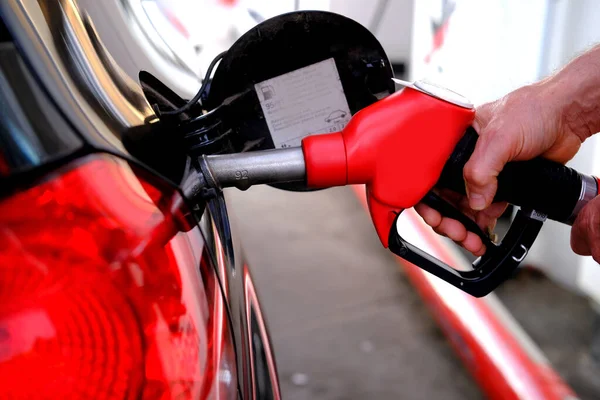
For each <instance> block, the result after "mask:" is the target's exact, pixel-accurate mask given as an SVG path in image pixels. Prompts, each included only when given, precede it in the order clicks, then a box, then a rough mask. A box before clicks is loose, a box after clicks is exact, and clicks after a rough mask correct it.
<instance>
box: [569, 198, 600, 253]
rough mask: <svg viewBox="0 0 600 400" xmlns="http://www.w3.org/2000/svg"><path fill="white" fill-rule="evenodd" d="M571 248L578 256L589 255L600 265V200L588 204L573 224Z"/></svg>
mask: <svg viewBox="0 0 600 400" xmlns="http://www.w3.org/2000/svg"><path fill="white" fill-rule="evenodd" d="M571 248H572V249H573V251H574V252H575V253H577V254H579V255H582V256H589V255H591V256H592V257H593V258H594V260H595V261H596V262H598V263H600V198H596V199H594V200H592V201H591V202H590V203H588V204H587V205H586V206H585V207H584V208H583V209H582V210H581V212H580V213H579V216H578V217H577V219H576V220H575V222H574V223H573V229H572V230H571Z"/></svg>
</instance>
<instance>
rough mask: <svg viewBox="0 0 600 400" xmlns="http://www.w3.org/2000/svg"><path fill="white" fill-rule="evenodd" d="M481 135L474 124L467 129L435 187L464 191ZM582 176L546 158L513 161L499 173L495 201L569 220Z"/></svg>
mask: <svg viewBox="0 0 600 400" xmlns="http://www.w3.org/2000/svg"><path fill="white" fill-rule="evenodd" d="M478 137H479V136H478V134H477V132H476V131H475V130H474V129H473V128H469V129H468V130H467V132H466V133H465V135H464V136H463V138H462V139H461V140H460V141H459V142H458V144H457V145H456V147H455V149H454V151H453V153H452V156H451V157H450V159H449V160H448V161H447V162H446V165H445V167H444V170H443V172H442V175H441V177H440V179H439V181H438V183H437V185H436V187H438V188H447V189H451V190H453V191H455V192H459V193H462V194H465V182H464V178H463V168H464V166H465V164H466V162H467V161H468V160H469V157H470V156H471V154H473V150H474V149H475V144H476V143H477V139H478ZM581 180H582V178H581V175H580V174H579V173H578V172H577V171H575V170H574V169H571V168H569V167H566V166H564V165H562V164H559V163H557V162H554V161H550V160H546V159H544V158H536V159H533V160H530V161H515V162H510V163H508V164H507V165H506V166H505V167H504V169H503V170H502V172H501V173H500V175H499V176H498V192H497V193H496V197H495V198H494V201H507V202H509V203H511V204H514V205H517V206H520V207H525V208H529V209H533V210H536V211H538V212H541V213H544V214H546V215H547V216H548V218H550V219H553V220H555V221H561V222H566V221H567V220H568V219H569V217H570V216H571V214H572V212H573V209H574V208H575V205H576V204H577V201H578V200H579V195H580V192H581V185H582V182H581Z"/></svg>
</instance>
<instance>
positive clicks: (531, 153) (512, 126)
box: [415, 81, 590, 255]
mask: <svg viewBox="0 0 600 400" xmlns="http://www.w3.org/2000/svg"><path fill="white" fill-rule="evenodd" d="M570 107H572V103H568V102H566V101H565V99H564V98H563V97H561V92H560V87H557V86H556V84H555V82H552V81H545V82H541V83H538V84H535V85H530V86H525V87H522V88H520V89H518V90H516V91H514V92H511V93H509V94H508V95H506V96H505V97H503V98H502V99H499V100H497V101H495V102H492V103H487V104H484V105H483V106H481V107H479V108H478V109H477V111H476V117H475V121H474V123H473V127H474V128H475V130H476V131H477V132H478V133H479V139H478V141H477V145H476V146H475V150H474V152H473V154H472V156H471V158H470V159H469V161H468V162H467V164H466V165H465V168H464V171H463V174H464V178H465V182H466V189H467V194H468V198H467V197H464V196H460V195H457V194H455V193H452V194H451V195H449V194H448V192H444V193H441V194H442V196H443V197H445V198H446V199H447V200H449V201H450V202H451V203H453V204H454V205H455V206H456V207H457V208H459V209H460V210H461V211H462V212H463V213H465V214H466V215H468V216H470V217H471V218H472V219H473V220H475V222H477V224H478V225H479V226H480V227H481V228H482V229H483V230H484V231H485V230H488V231H490V230H491V229H493V228H494V226H495V224H496V220H497V218H498V217H499V216H500V215H501V214H502V213H503V212H504V210H505V208H506V204H504V203H498V204H492V200H493V198H494V195H495V193H496V190H497V186H498V182H497V176H498V174H499V173H500V171H502V168H503V167H504V165H505V164H506V163H507V162H509V161H519V160H529V159H532V158H535V157H537V156H542V157H545V158H548V159H550V160H554V161H558V162H560V163H565V162H567V161H568V160H570V159H571V158H572V157H573V156H574V155H575V154H576V153H577V151H578V150H579V147H580V146H581V143H582V142H583V140H585V138H586V137H587V136H589V135H590V133H589V129H587V128H588V127H587V126H586V125H585V124H581V123H580V120H579V119H578V118H577V117H576V112H574V111H573V112H571V111H570ZM586 129H587V130H586ZM415 210H416V211H417V212H418V213H419V214H420V215H421V216H422V217H423V219H424V220H425V222H426V223H427V224H429V225H430V226H432V227H433V228H434V230H435V231H436V232H437V233H439V234H442V235H445V236H447V237H449V238H450V239H452V240H454V241H455V242H457V243H459V244H460V245H462V246H463V247H464V248H466V249H467V250H468V251H470V252H471V253H473V254H475V255H481V254H483V253H484V252H485V247H484V246H483V243H482V242H481V239H480V238H479V237H478V236H477V235H475V234H473V233H471V232H467V231H466V229H465V227H464V226H463V225H462V224H461V223H459V222H458V221H456V220H452V219H449V218H446V217H442V216H441V214H440V213H439V212H437V211H435V210H433V209H431V208H429V207H427V206H425V205H424V204H418V205H417V206H416V207H415ZM582 250H583V249H582Z"/></svg>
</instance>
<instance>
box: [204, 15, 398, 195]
mask: <svg viewBox="0 0 600 400" xmlns="http://www.w3.org/2000/svg"><path fill="white" fill-rule="evenodd" d="M392 77H393V71H392V67H391V64H390V62H389V60H388V58H387V55H386V54H385V52H384V50H383V47H382V46H381V44H380V43H379V41H378V40H377V39H376V38H375V36H373V34H371V32H369V30H367V29H366V28H365V27H363V26H362V25H360V24H359V23H357V22H356V21H353V20H351V19H349V18H346V17H344V16H341V15H338V14H334V13H330V12H322V11H299V12H292V13H288V14H283V15H280V16H277V17H274V18H271V19H269V20H266V21H264V22H262V23H261V24H259V25H257V26H256V27H254V28H252V29H251V30H249V31H248V32H246V33H245V34H244V35H243V36H242V37H240V38H239V39H238V40H237V41H236V42H235V43H234V44H233V45H232V46H231V48H230V49H229V50H228V51H227V54H226V55H225V56H224V57H223V59H222V60H221V62H220V64H219V66H218V67H217V70H216V71H215V74H214V77H213V79H212V82H211V85H210V91H209V94H208V97H207V99H206V103H205V105H206V106H208V108H209V109H211V108H217V107H218V106H219V105H221V104H223V103H224V102H226V101H228V99H231V98H232V97H234V96H235V108H234V110H235V112H230V113H228V115H227V121H226V125H227V126H228V127H229V129H230V132H229V135H228V136H229V139H230V141H231V144H232V146H233V148H234V149H235V151H248V150H266V149H273V148H287V147H297V146H300V144H301V141H302V138H304V137H305V136H308V135H311V134H319V133H329V132H336V131H340V130H342V129H343V128H344V126H345V125H346V124H347V123H348V122H349V121H350V118H351V117H352V115H353V114H355V113H357V112H358V111H360V110H361V109H363V108H364V107H366V106H368V105H370V104H372V103H374V102H376V101H377V100H379V99H381V98H383V97H386V96H388V95H389V94H391V93H393V92H394V83H393V81H392V79H391V78H392ZM278 187H282V188H286V189H291V190H303V188H302V187H301V185H299V184H289V185H288V184H286V185H280V186H278Z"/></svg>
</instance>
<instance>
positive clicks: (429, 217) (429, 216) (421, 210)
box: [415, 203, 442, 228]
mask: <svg viewBox="0 0 600 400" xmlns="http://www.w3.org/2000/svg"><path fill="white" fill-rule="evenodd" d="M415 211H416V212H417V213H418V214H419V215H420V216H421V218H423V220H424V221H425V223H426V224H427V225H429V226H431V227H432V228H436V227H437V226H438V225H439V224H440V223H441V222H442V214H440V213H439V212H438V211H436V210H434V209H433V208H431V207H429V206H426V205H425V204H423V203H419V204H417V205H416V206H415Z"/></svg>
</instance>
